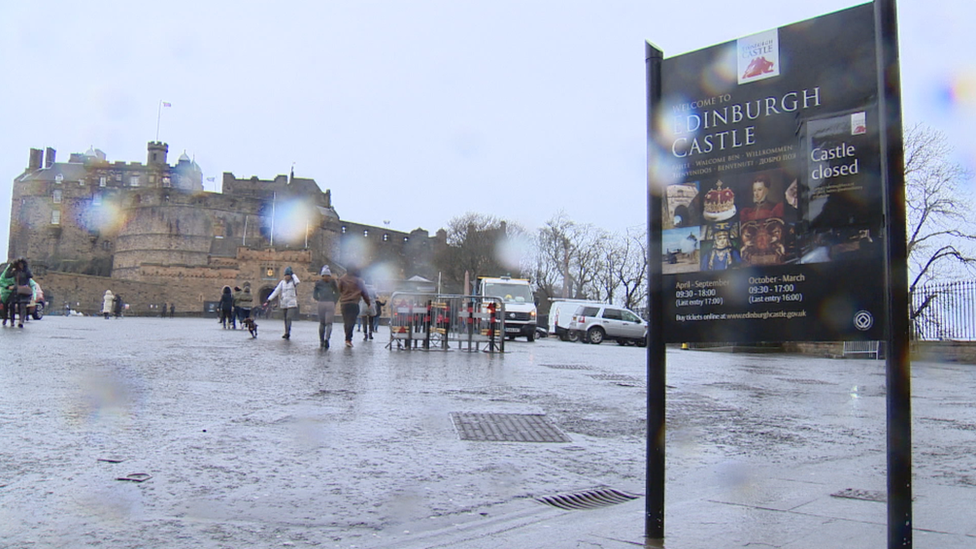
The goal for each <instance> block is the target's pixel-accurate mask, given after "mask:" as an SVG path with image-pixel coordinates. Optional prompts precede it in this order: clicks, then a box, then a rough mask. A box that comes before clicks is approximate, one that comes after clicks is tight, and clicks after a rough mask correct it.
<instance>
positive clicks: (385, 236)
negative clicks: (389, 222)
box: [383, 233, 390, 242]
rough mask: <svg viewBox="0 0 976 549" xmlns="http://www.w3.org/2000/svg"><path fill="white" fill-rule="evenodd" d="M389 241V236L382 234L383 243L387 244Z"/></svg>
mask: <svg viewBox="0 0 976 549" xmlns="http://www.w3.org/2000/svg"><path fill="white" fill-rule="evenodd" d="M389 241H390V235H388V234H386V233H383V242H389Z"/></svg>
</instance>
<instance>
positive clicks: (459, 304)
mask: <svg viewBox="0 0 976 549" xmlns="http://www.w3.org/2000/svg"><path fill="white" fill-rule="evenodd" d="M452 345H453V346H454V348H456V349H458V350H462V351H485V352H489V353H492V352H496V351H497V352H502V353H503V352H505V304H504V303H503V302H502V300H501V299H499V298H496V297H485V296H478V295H445V294H429V293H413V292H395V293H394V294H393V295H392V296H390V343H389V344H387V346H386V347H387V349H391V350H392V349H397V350H414V349H419V350H427V351H430V350H444V351H446V350H449V349H451V348H452Z"/></svg>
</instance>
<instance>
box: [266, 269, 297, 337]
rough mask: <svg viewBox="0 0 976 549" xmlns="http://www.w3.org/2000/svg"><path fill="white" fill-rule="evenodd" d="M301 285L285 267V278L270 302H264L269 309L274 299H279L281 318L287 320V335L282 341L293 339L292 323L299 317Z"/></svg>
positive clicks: (272, 293) (270, 297) (269, 297)
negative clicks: (299, 290)
mask: <svg viewBox="0 0 976 549" xmlns="http://www.w3.org/2000/svg"><path fill="white" fill-rule="evenodd" d="M300 283H301V281H300V280H298V277H297V276H296V275H295V272H294V271H292V270H291V267H285V277H284V278H282V279H281V281H280V282H278V285H277V286H275V289H274V291H273V292H271V295H269V296H268V300H267V301H265V302H264V306H265V307H267V306H268V303H270V302H271V301H272V300H273V299H274V298H276V297H277V298H278V304H279V305H280V307H281V316H282V318H284V319H285V334H284V335H283V336H281V339H291V323H292V321H293V320H295V318H297V317H298V285H299V284H300Z"/></svg>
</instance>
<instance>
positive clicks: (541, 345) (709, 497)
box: [0, 317, 976, 549]
mask: <svg viewBox="0 0 976 549" xmlns="http://www.w3.org/2000/svg"><path fill="white" fill-rule="evenodd" d="M259 323H260V325H261V326H260V336H259V337H258V338H257V339H251V338H250V337H249V336H248V335H247V333H246V332H243V331H230V330H222V329H221V328H220V327H219V325H218V324H217V323H216V322H215V321H214V320H211V319H150V318H127V319H123V320H109V321H106V320H103V319H101V318H90V317H84V318H79V317H68V318H66V317H46V318H45V319H44V320H42V321H32V322H30V323H29V324H28V325H27V327H26V328H24V329H22V330H20V329H15V328H4V329H2V330H0V346H2V348H3V350H4V355H5V360H3V361H2V362H0V401H2V403H3V405H2V407H0V429H2V437H0V443H2V444H0V540H2V541H0V547H4V548H9V549H20V548H35V547H44V548H47V547H64V548H75V547H85V546H92V547H95V546H98V547H111V548H116V547H119V548H122V547H125V548H128V547H132V548H136V547H139V548H158V549H163V548H173V547H193V548H241V547H359V548H380V547H384V548H407V549H412V548H418V549H419V548H431V547H462V548H481V547H484V548H489V547H490V548H497V547H519V548H535V547H538V548H544V547H545V548H549V547H554V548H562V547H567V548H570V547H573V548H575V547H604V548H612V547H635V546H638V547H640V546H644V539H643V533H644V523H643V516H644V498H643V497H638V498H637V499H633V500H631V501H627V502H624V503H618V504H614V505H608V506H604V507H599V508H596V509H587V510H564V509H560V508H556V507H552V506H549V505H545V504H543V503H541V502H540V501H539V500H538V499H537V498H544V497H548V496H557V495H574V494H575V495H580V494H583V495H586V494H592V493H599V492H600V491H606V490H614V491H617V492H619V493H624V494H632V495H636V496H642V495H643V492H644V489H645V486H644V470H645V458H644V451H645V440H644V431H645V429H644V423H645V416H646V406H645V386H644V378H645V373H644V372H645V362H644V350H643V349H639V348H635V347H621V346H618V345H616V344H614V343H604V344H602V345H598V346H597V345H583V344H578V343H577V344H573V343H564V342H560V341H557V340H554V339H543V340H538V341H536V342H535V343H531V344H530V343H526V342H524V341H516V342H510V343H509V344H507V345H506V351H507V352H506V353H505V354H504V355H497V354H496V355H489V354H486V353H468V352H463V351H458V350H452V351H449V352H443V351H430V352H425V351H390V350H388V349H386V348H385V344H386V343H387V341H386V339H380V338H379V337H380V336H384V335H386V334H387V332H386V331H384V330H381V332H380V335H379V336H378V337H377V339H375V340H373V341H371V342H363V341H362V340H361V336H360V337H357V339H356V340H355V347H354V348H353V349H346V348H343V347H342V342H341V333H340V330H339V329H337V330H336V333H334V334H333V339H332V343H333V347H332V349H331V350H329V351H322V350H320V349H318V345H317V343H318V342H317V324H315V323H314V322H298V323H296V325H295V328H294V329H293V334H292V339H291V340H290V341H285V340H282V339H281V338H280V336H281V322H280V321H274V320H261V321H259ZM337 328H338V327H337ZM357 336H359V334H357ZM387 337H388V336H387ZM668 386H669V387H668V406H667V409H668V443H667V444H668V455H667V463H668V469H667V479H668V485H667V499H666V508H667V515H666V523H665V532H666V536H667V537H666V539H665V544H664V547H667V548H670V549H684V548H688V549H691V548H695V549H697V548H705V547H708V548H712V547H723V548H724V547H775V548H790V549H793V548H808V547H817V548H819V549H829V548H835V547H836V548H844V549H848V548H851V547H858V548H862V547H863V548H867V547H886V531H887V530H886V522H885V521H886V506H885V504H884V503H882V502H879V501H877V500H878V499H880V498H883V495H884V491H885V485H886V475H885V396H884V394H885V390H884V362H883V361H873V360H831V359H818V358H810V357H799V356H792V355H744V354H722V353H709V352H700V351H680V350H673V351H669V353H668ZM913 394H914V398H913V416H914V418H913V421H914V442H915V452H914V460H915V462H914V473H915V480H914V491H915V503H914V520H915V534H914V535H915V547H937V548H940V549H953V548H964V547H965V548H971V547H974V546H976V513H974V512H973V510H972V502H973V501H976V367H974V366H967V365H952V364H934V363H917V364H915V365H913ZM489 435H490V436H489ZM490 437H496V438H495V439H494V440H492V439H491V438H490ZM506 437H523V438H524V439H525V440H526V441H522V440H518V439H516V441H511V440H512V439H511V438H506ZM532 437H537V438H539V440H542V441H537V442H530V441H528V440H531V439H532ZM567 440H568V441H567ZM133 475H135V476H133ZM140 475H145V476H140ZM147 477H148V478H147ZM120 478H130V479H132V480H118V479H120Z"/></svg>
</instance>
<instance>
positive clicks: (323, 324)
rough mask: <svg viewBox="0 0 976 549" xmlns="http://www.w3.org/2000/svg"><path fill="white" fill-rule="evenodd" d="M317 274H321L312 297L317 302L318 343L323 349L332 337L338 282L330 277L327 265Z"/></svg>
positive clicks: (330, 272)
mask: <svg viewBox="0 0 976 549" xmlns="http://www.w3.org/2000/svg"><path fill="white" fill-rule="evenodd" d="M319 274H321V275H322V278H320V279H319V280H316V281H315V289H314V290H313V291H312V298H313V299H315V301H317V302H318V315H319V345H320V346H321V347H322V348H323V349H328V348H329V339H330V338H331V337H332V323H333V320H334V319H335V308H336V303H338V301H339V284H337V283H336V280H335V279H334V278H332V271H331V270H330V269H329V266H328V265H325V266H323V267H322V270H321V271H320V272H319Z"/></svg>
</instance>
